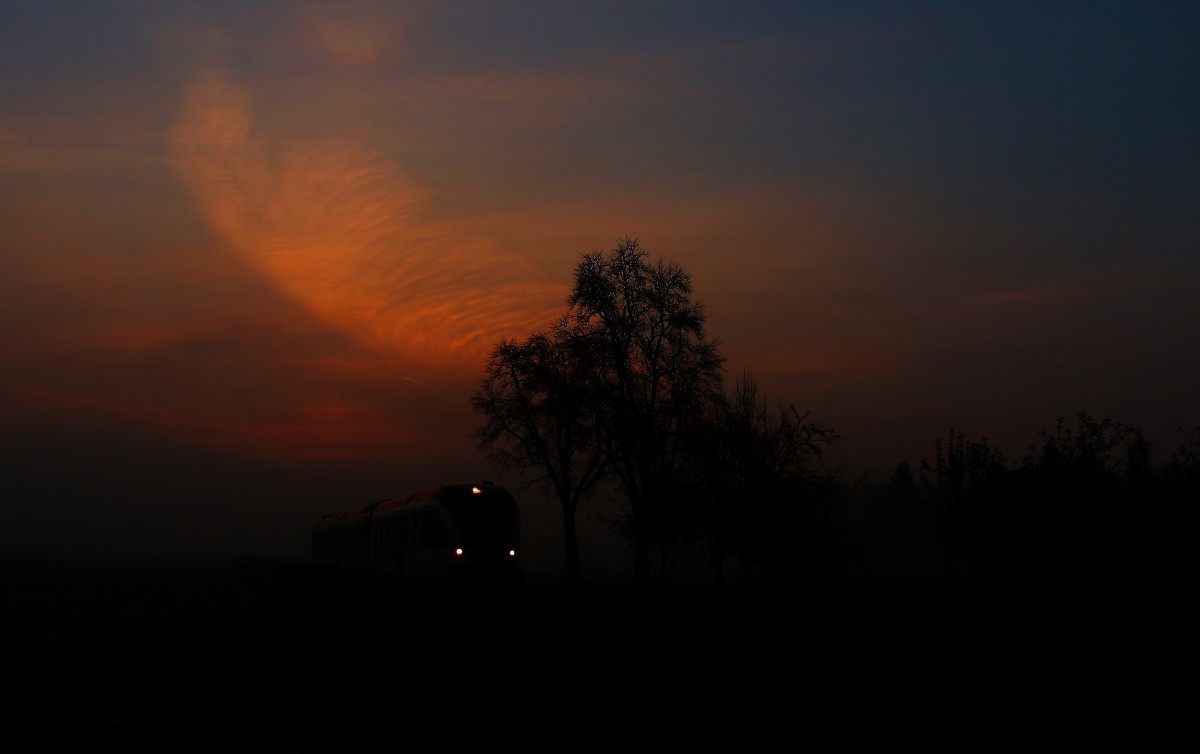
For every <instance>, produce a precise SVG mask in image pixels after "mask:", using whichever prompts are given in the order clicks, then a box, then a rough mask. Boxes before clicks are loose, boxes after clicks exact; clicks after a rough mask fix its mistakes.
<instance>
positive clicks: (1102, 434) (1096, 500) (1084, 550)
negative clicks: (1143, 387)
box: [1024, 411, 1133, 628]
mask: <svg viewBox="0 0 1200 754" xmlns="http://www.w3.org/2000/svg"><path fill="white" fill-rule="evenodd" d="M1132 432H1133V430H1132V428H1131V427H1129V426H1127V425H1125V424H1122V423H1120V422H1117V421H1114V420H1112V419H1110V418H1108V417H1105V418H1103V419H1095V418H1093V417H1092V416H1091V415H1089V414H1088V413H1087V412H1086V411H1081V412H1079V413H1078V414H1077V415H1076V422H1075V426H1074V427H1071V426H1069V425H1068V424H1067V422H1066V420H1065V419H1064V418H1062V417H1060V418H1059V419H1058V422H1057V424H1056V426H1055V431H1054V432H1053V433H1051V432H1046V431H1043V432H1041V440H1042V442H1041V445H1040V447H1035V448H1033V449H1032V452H1031V454H1030V455H1029V456H1028V457H1027V458H1026V459H1025V462H1024V468H1025V470H1026V473H1027V474H1028V477H1029V481H1030V485H1031V491H1032V493H1033V496H1034V498H1035V499H1036V502H1037V505H1038V521H1039V524H1040V530H1041V534H1042V539H1043V542H1044V544H1045V546H1046V548H1047V549H1048V551H1049V552H1050V554H1051V555H1053V556H1054V557H1055V558H1056V559H1057V561H1058V562H1059V564H1060V565H1061V566H1062V568H1063V571H1064V574H1065V581H1066V584H1065V587H1066V589H1065V591H1066V598H1067V606H1066V608H1067V610H1066V613H1067V615H1066V622H1067V625H1068V627H1069V628H1077V627H1078V626H1079V622H1080V617H1081V616H1080V614H1079V598H1080V596H1081V594H1082V592H1083V590H1084V589H1085V588H1086V587H1088V586H1090V585H1091V584H1092V583H1093V582H1095V581H1096V580H1097V579H1098V578H1102V577H1105V576H1108V575H1110V573H1111V572H1112V571H1114V570H1115V567H1116V565H1117V564H1118V562H1119V561H1118V559H1117V556H1118V548H1117V542H1118V539H1119V536H1118V534H1117V521H1116V513H1117V508H1118V501H1119V497H1120V495H1121V494H1122V491H1121V480H1122V465H1121V459H1120V458H1119V457H1116V456H1114V452H1115V451H1116V450H1117V449H1118V448H1120V447H1122V446H1123V445H1124V444H1125V443H1126V442H1127V441H1128V440H1129V438H1130V436H1131V433H1132Z"/></svg>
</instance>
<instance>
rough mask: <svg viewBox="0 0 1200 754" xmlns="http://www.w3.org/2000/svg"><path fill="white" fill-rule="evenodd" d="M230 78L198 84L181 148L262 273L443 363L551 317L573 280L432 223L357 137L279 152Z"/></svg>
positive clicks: (209, 206) (337, 316) (338, 324)
mask: <svg viewBox="0 0 1200 754" xmlns="http://www.w3.org/2000/svg"><path fill="white" fill-rule="evenodd" d="M253 119H254V113H253V105H252V102H251V99H250V97H249V95H248V94H247V93H246V92H245V91H243V90H242V89H240V88H238V87H237V86H235V85H233V84H232V83H231V82H230V81H229V80H228V79H227V78H225V77H223V76H220V75H209V76H205V77H201V78H199V79H198V80H196V81H195V82H194V83H193V84H192V85H191V86H190V87H189V88H188V89H187V91H186V92H185V96H184V98H183V104H182V108H181V111H180V114H179V118H178V120H177V122H176V124H175V126H174V127H173V129H172V131H171V133H170V137H169V144H170V148H171V154H172V157H173V162H174V164H175V166H176V168H177V170H178V172H179V174H180V175H181V176H182V178H183V181H184V183H185V184H186V186H187V187H188V189H189V190H190V191H191V193H192V195H193V196H194V198H195V201H196V202H197V204H198V205H199V207H200V209H201V211H202V212H203V214H204V216H205V218H206V219H207V221H208V223H209V224H210V225H211V226H212V227H213V228H214V229H215V230H216V231H217V232H218V233H219V234H220V235H221V236H222V237H224V238H225V239H226V240H227V241H228V242H229V243H230V244H231V246H232V247H233V248H234V249H235V250H236V251H237V253H238V254H239V255H240V256H241V257H242V258H243V259H244V260H245V261H246V262H247V263H248V264H249V265H251V266H252V267H253V268H254V269H256V270H257V271H259V272H260V273H261V274H263V275H264V276H265V277H266V278H267V279H268V280H270V281H271V282H272V283H273V284H274V285H275V286H277V287H278V288H279V289H280V290H282V291H284V292H285V293H287V294H288V295H289V296H291V297H292V298H294V299H295V300H296V301H298V302H300V303H301V304H302V305H304V306H305V307H306V308H307V309H308V310H309V311H311V312H312V313H313V314H314V315H316V316H317V317H318V318H319V319H321V320H322V321H324V322H326V323H327V324H329V325H332V326H334V327H335V328H337V329H338V330H339V331H341V332H343V333H345V334H346V335H348V336H350V337H351V338H352V339H353V340H355V341H356V342H358V343H360V344H363V345H366V346H368V347H370V348H372V349H375V350H379V351H384V352H391V353H396V354H399V355H402V356H404V357H405V358H409V359H412V360H413V361H415V362H417V363H420V364H425V365H430V366H467V365H469V366H471V367H476V366H478V365H479V364H480V363H481V362H482V360H483V359H484V358H485V357H486V354H487V351H488V350H489V349H490V348H491V346H492V345H493V344H495V343H496V342H498V341H500V340H502V339H504V338H506V337H521V336H524V335H527V334H528V333H529V332H530V331H532V330H535V329H538V328H540V327H544V326H545V325H547V324H548V323H549V322H551V321H552V320H553V319H554V318H555V317H556V316H557V315H558V314H559V313H561V311H562V309H563V306H564V299H565V296H566V293H567V291H566V287H565V286H564V285H561V284H552V283H549V282H546V281H545V280H543V279H541V277H540V275H539V274H538V273H537V272H536V269H535V268H534V267H533V266H532V265H531V264H530V263H529V262H528V260H525V259H523V258H521V257H518V256H515V255H512V254H506V253H504V252H502V251H500V250H499V249H498V248H497V247H496V245H495V244H494V243H492V242H490V241H487V240H484V239H477V238H467V237H462V236H460V235H458V234H456V233H454V232H453V231H451V230H447V229H444V228H441V227H437V226H435V225H433V224H431V223H427V222H423V221H422V220H421V218H420V214H421V210H422V209H423V207H424V206H425V205H426V203H427V201H428V196H427V195H426V192H425V191H423V190H422V188H421V187H419V186H417V185H415V184H413V183H412V182H411V181H409V180H408V179H406V178H405V177H404V175H403V174H402V172H401V171H400V169H399V167H398V166H397V165H396V164H395V163H394V162H392V161H390V160H387V159H385V158H383V157H381V156H380V155H378V154H374V153H371V152H370V151H368V150H366V149H364V148H363V147H362V146H361V145H359V144H357V143H355V142H352V141H346V140H327V141H323V142H320V143H303V144H287V145H285V146H282V147H275V146H274V145H272V144H271V143H270V142H268V141H267V139H265V138H264V137H262V136H261V135H259V134H257V133H255V132H254V129H253Z"/></svg>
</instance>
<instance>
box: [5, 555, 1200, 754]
mask: <svg viewBox="0 0 1200 754" xmlns="http://www.w3.org/2000/svg"><path fill="white" fill-rule="evenodd" d="M3 588H4V595H5V603H6V605H5V618H4V621H5V624H6V628H7V629H9V630H8V632H7V634H8V636H7V638H6V641H5V644H4V657H3V659H4V669H5V684H4V689H5V698H4V699H3V700H0V701H2V703H3V707H2V709H3V715H4V717H5V719H4V720H3V723H4V726H3V731H4V733H3V735H4V739H3V740H0V748H3V750H4V751H7V752H40V751H88V750H98V749H102V748H111V749H113V750H120V751H125V752H134V751H148V752H149V751H153V752H242V751H245V752H308V751H330V752H335V751H337V752H341V751H359V750H362V751H383V750H403V751H407V752H440V751H467V750H480V751H492V752H569V751H589V752H590V751H596V752H603V751H619V750H626V749H630V748H632V747H637V748H642V747H644V746H662V747H666V748H668V749H669V750H672V751H687V750H697V751H703V750H710V749H712V748H713V747H717V746H722V745H728V746H729V747H732V748H733V749H734V750H739V751H740V750H748V749H749V747H752V746H756V745H760V744H761V745H763V746H776V745H782V746H786V747H787V748H789V749H796V748H798V747H800V746H804V745H807V744H815V745H823V744H827V743H828V744H835V745H839V746H844V745H850V746H859V745H873V746H879V745H885V746H889V747H892V746H901V745H905V746H907V745H917V746H921V747H924V748H925V749H931V748H932V749H936V750H945V751H950V750H955V751H958V750H969V749H971V748H973V747H976V746H978V745H981V744H990V743H1000V744H1014V745H1030V744H1034V743H1036V744H1037V745H1038V748H1043V747H1044V746H1045V745H1054V744H1064V745H1071V746H1079V745H1088V744H1093V743H1097V744H1099V743H1103V744H1105V745H1106V747H1112V746H1114V745H1117V746H1137V747H1146V746H1160V745H1163V744H1177V743H1194V742H1196V741H1200V734H1198V731H1197V726H1196V724H1195V721H1194V710H1195V703H1196V701H1197V696H1198V695H1197V694H1196V692H1195V685H1196V682H1197V681H1196V674H1195V670H1196V669H1197V664H1196V662H1195V661H1194V660H1191V659H1188V658H1190V657H1191V656H1192V655H1193V654H1195V652H1194V644H1195V639H1196V636H1197V632H1196V631H1195V630H1194V629H1192V628H1186V627H1184V628H1180V627H1175V628H1172V629H1169V630H1168V629H1163V630H1162V631H1157V632H1154V633H1152V634H1147V633H1144V632H1142V633H1132V632H1131V633H1126V634H1121V635H1114V634H1111V633H1108V634H1100V633H1078V632H1077V633H1076V634H1075V635H1068V634H1067V633H1066V632H1062V631H1048V632H1045V633H1044V634H1041V635H1037V634H1034V635H1027V636H1025V637H1023V638H1020V639H1018V638H1015V637H1010V638H1008V639H1002V638H997V637H994V636H993V637H990V638H989V637H987V636H984V635H975V634H963V633H961V632H937V631H924V632H917V633H913V632H911V631H903V632H902V631H888V630H887V626H886V621H881V622H879V623H878V626H879V630H877V631H873V632H870V631H867V632H864V631H845V630H833V629H831V628H830V626H829V624H828V622H826V623H825V624H824V627H821V625H822V624H821V621H813V620H812V619H809V618H805V617H802V616H800V615H799V614H798V611H796V610H794V609H790V608H789V607H788V606H787V605H786V604H783V605H780V604H775V605H773V606H770V607H761V608H759V609H757V610H753V611H749V612H746V611H737V610H729V609H727V608H717V607H716V606H715V605H713V604H711V603H710V604H705V603H703V602H698V601H687V600H677V601H672V600H667V601H641V600H638V599H634V598H632V597H631V596H629V595H628V593H627V592H626V591H625V590H623V589H622V588H617V587H613V588H611V589H608V590H606V589H604V588H600V587H595V586H593V587H591V588H589V589H587V590H583V591H579V592H568V591H566V590H565V588H564V587H563V586H562V585H561V584H558V583H549V584H540V583H537V582H536V581H534V580H532V579H528V580H527V581H526V583H525V584H523V585H522V586H521V587H520V588H519V589H518V590H517V591H516V592H515V593H513V594H510V595H499V594H496V593H494V592H481V593H471V594H455V595H445V594H442V593H439V592H435V591H433V590H412V589H408V590H398V589H397V588H396V587H395V585H387V584H366V583H362V582H357V581H347V580H344V579H336V578H331V577H328V576H322V575H320V574H318V573H315V572H312V571H310V570H309V569H308V568H307V567H304V566H297V565H284V564H252V563H244V564H238V565H229V566H220V567H205V568H198V567H182V566H163V567H157V568H114V567H98V568H86V567H82V566H73V567H44V566H39V567H33V566H24V565H9V566H6V567H5V569H4V572H3ZM389 595H390V596H389Z"/></svg>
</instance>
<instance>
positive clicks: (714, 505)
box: [684, 372, 836, 601]
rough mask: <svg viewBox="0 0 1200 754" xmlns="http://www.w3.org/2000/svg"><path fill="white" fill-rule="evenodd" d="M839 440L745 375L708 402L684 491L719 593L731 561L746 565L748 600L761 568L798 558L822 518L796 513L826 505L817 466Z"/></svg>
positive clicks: (691, 448)
mask: <svg viewBox="0 0 1200 754" xmlns="http://www.w3.org/2000/svg"><path fill="white" fill-rule="evenodd" d="M835 439H836V435H835V434H834V433H833V432H832V431H830V430H829V429H827V428H825V427H823V426H821V425H819V424H817V423H816V422H813V421H811V420H810V419H809V414H807V413H805V414H801V413H800V412H799V411H797V410H796V408H795V407H794V406H792V405H787V406H781V407H780V408H779V410H778V412H774V413H773V412H772V411H771V410H770V409H769V408H768V406H767V402H766V400H765V399H762V398H760V397H759V394H758V385H757V383H756V382H755V381H754V378H753V377H752V376H751V375H750V374H749V373H748V372H746V373H744V374H743V375H742V377H741V378H740V379H739V380H738V382H737V384H736V385H735V386H734V388H733V390H732V391H731V392H730V393H728V394H722V395H721V396H720V397H719V398H718V399H717V400H714V401H712V402H711V403H710V404H709V412H708V414H707V418H706V421H705V422H704V424H703V425H702V426H700V427H697V428H696V431H695V432H694V434H693V438H692V443H691V444H690V445H689V461H690V464H691V466H690V473H689V474H688V475H687V478H688V481H689V482H690V484H685V485H684V489H687V490H689V492H688V494H689V495H690V496H691V497H692V499H693V505H692V510H693V519H694V520H695V521H696V522H697V525H698V526H697V530H698V534H699V537H700V544H701V550H702V552H703V553H704V556H705V560H706V562H707V564H708V566H709V568H710V569H711V570H712V572H713V576H714V579H715V582H716V588H717V592H718V594H719V595H720V594H722V593H723V590H724V583H725V577H724V574H725V569H724V562H725V559H726V558H727V557H733V558H736V559H737V560H738V561H739V562H740V563H741V566H742V595H743V599H744V600H746V601H749V600H750V599H751V595H752V593H753V590H754V576H755V572H756V571H757V570H758V567H759V566H760V565H766V564H771V563H779V562H785V561H790V560H793V559H795V557H796V551H797V550H798V549H799V548H801V547H803V546H805V544H806V543H809V544H811V540H812V539H813V529H812V527H813V526H815V525H817V520H818V519H819V516H813V515H812V510H808V511H801V510H799V509H800V508H802V507H805V506H808V507H809V508H810V509H816V508H820V507H821V504H820V502H818V501H817V498H819V497H820V496H821V495H822V494H824V490H823V488H822V486H821V481H823V476H822V474H821V470H820V469H819V468H818V466H817V461H818V460H819V458H820V456H821V453H822V450H823V449H824V448H825V447H826V446H828V445H830V444H832V443H833V441H834V440H835Z"/></svg>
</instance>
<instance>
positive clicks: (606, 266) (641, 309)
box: [567, 239, 723, 593]
mask: <svg viewBox="0 0 1200 754" xmlns="http://www.w3.org/2000/svg"><path fill="white" fill-rule="evenodd" d="M567 303H568V305H569V307H570V309H569V313H568V321H569V328H570V330H571V332H572V334H573V338H575V339H579V340H582V341H585V342H587V343H588V344H590V345H589V347H588V349H587V351H588V352H589V353H592V354H595V355H596V357H597V359H596V361H595V362H594V363H595V366H596V369H595V371H594V372H593V373H592V374H591V375H589V381H590V383H591V385H592V387H591V388H590V389H589V391H588V395H589V396H590V398H591V400H592V407H593V420H594V422H595V427H596V430H597V438H598V440H599V442H600V443H601V445H602V447H603V449H604V451H605V453H606V455H607V458H608V460H609V465H610V468H611V470H612V472H613V473H614V475H615V476H616V478H617V479H618V480H619V482H620V485H621V487H622V489H623V490H624V493H625V495H626V498H627V502H628V514H629V521H628V531H629V532H630V533H631V534H632V537H633V546H634V578H635V582H636V586H637V589H638V591H639V592H642V593H645V592H647V591H649V587H650V585H651V560H650V552H651V546H652V544H653V543H655V542H666V541H667V540H669V539H671V536H672V533H671V532H668V531H666V530H665V529H664V528H663V527H664V526H666V525H668V524H669V523H670V522H672V521H677V520H678V519H677V518H676V517H673V516H665V515H660V513H662V512H663V506H665V505H667V504H668V502H667V501H669V500H672V499H675V500H677V499H678V498H677V496H675V495H674V492H675V490H674V488H673V485H674V484H675V483H676V482H677V479H678V476H679V474H678V471H679V467H680V464H681V462H682V454H683V451H684V441H685V437H686V436H687V434H688V432H689V431H690V430H691V428H692V426H693V425H694V423H695V422H697V421H698V419H699V417H700V409H701V407H702V406H703V405H704V403H705V402H706V401H709V400H711V399H712V398H713V396H715V395H718V394H719V393H720V390H721V370H722V363H723V359H722V358H721V357H720V356H719V355H718V344H717V343H716V342H715V341H709V340H707V339H706V338H705V334H704V324H705V314H704V310H703V307H702V305H701V304H700V303H698V302H695V301H693V300H692V281H691V276H690V275H689V274H688V273H687V272H685V271H684V270H683V269H682V268H681V267H679V266H677V265H675V264H668V263H666V262H664V261H663V260H662V259H659V260H658V261H657V262H651V261H649V258H648V254H647V253H646V252H645V251H644V250H643V249H642V248H641V247H640V246H639V245H638V242H637V241H636V240H633V239H624V240H621V241H619V242H618V243H617V245H616V247H614V248H613V249H612V250H611V251H609V252H599V251H596V252H591V253H589V254H586V255H584V257H583V259H582V261H580V263H579V265H578V266H577V268H576V270H575V282H574V287H573V289H572V291H571V295H570V297H569V298H568V300H567Z"/></svg>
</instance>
